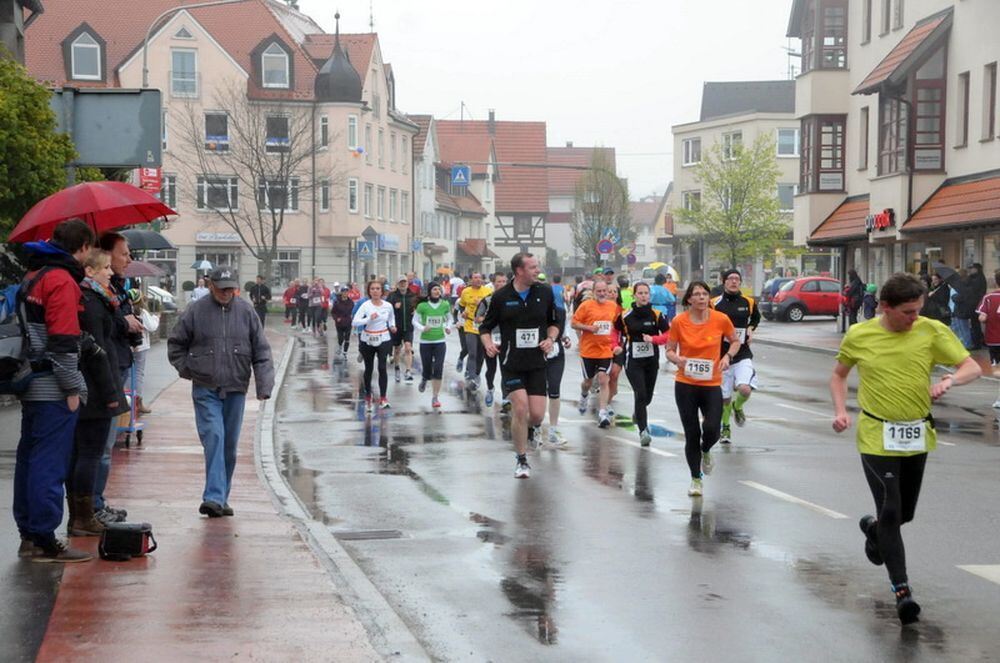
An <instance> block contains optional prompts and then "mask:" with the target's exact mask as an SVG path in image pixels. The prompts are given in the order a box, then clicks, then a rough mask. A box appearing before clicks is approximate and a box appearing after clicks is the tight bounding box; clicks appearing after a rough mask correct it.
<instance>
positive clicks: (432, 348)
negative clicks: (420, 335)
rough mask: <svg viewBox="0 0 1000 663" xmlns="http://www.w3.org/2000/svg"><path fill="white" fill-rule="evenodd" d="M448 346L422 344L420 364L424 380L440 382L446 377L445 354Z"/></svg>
mask: <svg viewBox="0 0 1000 663" xmlns="http://www.w3.org/2000/svg"><path fill="white" fill-rule="evenodd" d="M447 350H448V346H447V345H446V344H444V343H421V344H420V363H421V365H422V368H423V372H422V373H421V377H422V378H423V379H424V380H428V381H429V380H440V379H441V376H443V375H444V354H445V352H446V351H447Z"/></svg>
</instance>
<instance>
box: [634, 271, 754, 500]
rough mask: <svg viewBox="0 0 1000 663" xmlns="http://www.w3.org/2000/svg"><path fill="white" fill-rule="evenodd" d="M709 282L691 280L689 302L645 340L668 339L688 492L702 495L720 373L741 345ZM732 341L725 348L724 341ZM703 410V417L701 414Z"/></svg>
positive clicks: (717, 417)
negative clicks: (666, 327) (662, 330)
mask: <svg viewBox="0 0 1000 663" xmlns="http://www.w3.org/2000/svg"><path fill="white" fill-rule="evenodd" d="M709 297H710V294H709V288H708V284H707V283H705V282H704V281H692V282H691V284H690V285H688V288H687V291H686V292H685V293H684V297H683V298H682V299H681V304H682V305H683V306H685V307H688V310H686V311H684V312H683V313H681V314H680V315H678V316H677V317H676V318H674V321H673V323H671V325H670V331H668V332H667V333H666V334H660V335H658V336H648V335H647V336H643V340H644V341H650V342H653V343H656V344H658V345H663V344H666V346H667V347H666V355H667V359H668V360H669V361H670V362H671V363H673V364H675V365H676V366H677V368H678V371H677V376H676V378H675V379H674V400H675V401H676V402H677V411H678V413H679V414H680V417H681V423H682V424H683V426H684V438H685V443H684V455H685V457H686V458H687V463H688V469H689V470H690V471H691V486H690V488H688V495H690V496H691V497H701V494H702V475H703V473H704V475H709V474H711V473H712V467H713V464H712V453H711V452H712V447H713V446H715V443H716V442H718V441H719V428H720V427H721V424H722V374H723V373H724V372H725V370H726V369H727V368H729V362H730V360H731V359H732V358H733V356H734V355H735V354H736V353H738V352H739V351H740V339H739V336H737V335H736V328H735V327H733V323H732V321H731V320H730V319H729V317H728V316H727V315H726V314H725V313H719V312H718V311H713V310H712V309H711V308H709V306H708V302H709ZM723 340H728V341H729V344H730V345H729V350H728V352H725V353H722V355H721V358H720V352H719V350H720V348H721V347H722V341H723ZM699 412H701V416H702V419H703V421H700V422H699V420H698V413H699Z"/></svg>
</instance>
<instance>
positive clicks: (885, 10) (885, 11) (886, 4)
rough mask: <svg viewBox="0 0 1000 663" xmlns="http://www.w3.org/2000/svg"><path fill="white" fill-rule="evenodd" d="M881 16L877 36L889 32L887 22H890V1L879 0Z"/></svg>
mask: <svg viewBox="0 0 1000 663" xmlns="http://www.w3.org/2000/svg"><path fill="white" fill-rule="evenodd" d="M881 2H882V15H881V20H880V22H879V23H880V27H879V32H878V33H879V36H881V35H884V34H887V33H888V32H889V22H890V21H891V20H892V0H881Z"/></svg>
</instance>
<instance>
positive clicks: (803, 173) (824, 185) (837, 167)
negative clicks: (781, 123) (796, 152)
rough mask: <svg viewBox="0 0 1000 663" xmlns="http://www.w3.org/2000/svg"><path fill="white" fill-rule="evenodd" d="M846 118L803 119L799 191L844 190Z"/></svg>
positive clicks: (816, 116) (819, 117)
mask: <svg viewBox="0 0 1000 663" xmlns="http://www.w3.org/2000/svg"><path fill="white" fill-rule="evenodd" d="M845 123H846V119H845V117H844V116H843V115H813V116H810V117H806V118H803V119H802V132H801V154H802V157H801V159H800V160H799V169H800V171H799V172H800V179H799V191H803V192H806V193H811V192H814V191H843V190H844V148H845V144H844V138H845V134H846V128H845Z"/></svg>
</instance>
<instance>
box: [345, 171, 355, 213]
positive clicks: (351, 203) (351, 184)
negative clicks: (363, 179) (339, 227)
mask: <svg viewBox="0 0 1000 663" xmlns="http://www.w3.org/2000/svg"><path fill="white" fill-rule="evenodd" d="M347 211H348V212H350V213H351V214H357V213H358V178H356V177H351V178H349V179H348V180H347Z"/></svg>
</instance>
